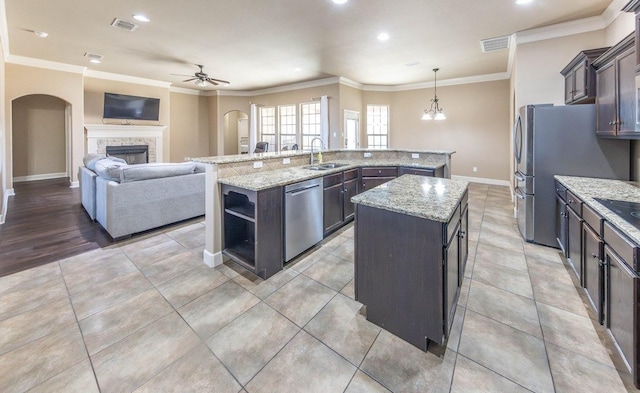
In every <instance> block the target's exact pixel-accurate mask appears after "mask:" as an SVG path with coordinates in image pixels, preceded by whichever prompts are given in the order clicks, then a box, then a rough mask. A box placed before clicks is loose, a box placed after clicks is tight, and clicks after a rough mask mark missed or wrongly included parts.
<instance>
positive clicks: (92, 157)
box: [82, 153, 105, 172]
mask: <svg viewBox="0 0 640 393" xmlns="http://www.w3.org/2000/svg"><path fill="white" fill-rule="evenodd" d="M103 158H105V156H104V154H95V153H89V154H87V155H86V156H84V158H82V162H83V163H84V166H86V167H87V169H89V170H92V171H94V172H95V171H96V162H98V160H101V159H103Z"/></svg>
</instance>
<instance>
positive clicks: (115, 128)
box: [84, 124, 167, 162]
mask: <svg viewBox="0 0 640 393" xmlns="http://www.w3.org/2000/svg"><path fill="white" fill-rule="evenodd" d="M84 128H85V136H86V146H87V153H97V152H98V139H102V138H109V139H117V138H154V139H155V142H156V145H155V162H163V160H162V135H163V132H164V130H165V128H167V126H146V125H144V126H142V125H135V126H134V125H120V124H85V125H84Z"/></svg>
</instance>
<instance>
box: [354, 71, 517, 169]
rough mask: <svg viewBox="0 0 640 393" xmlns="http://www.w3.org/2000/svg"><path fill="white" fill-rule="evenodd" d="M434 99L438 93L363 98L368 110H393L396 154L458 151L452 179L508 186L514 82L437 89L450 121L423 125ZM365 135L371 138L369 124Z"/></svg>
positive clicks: (392, 140) (382, 94)
mask: <svg viewBox="0 0 640 393" xmlns="http://www.w3.org/2000/svg"><path fill="white" fill-rule="evenodd" d="M433 94H434V91H433V89H419V90H409V91H400V92H393V93H388V92H363V107H364V108H366V105H370V104H379V105H389V106H390V113H391V117H390V131H389V133H390V135H389V140H390V147H391V148H393V149H419V150H455V151H456V154H454V155H453V157H452V175H457V176H469V177H479V178H487V179H494V180H503V181H506V180H508V179H509V129H510V120H509V81H508V80H503V81H496V82H485V83H473V84H466V85H458V86H445V87H438V98H439V99H440V103H441V104H442V108H443V109H444V113H445V114H446V115H447V120H445V121H434V120H432V121H425V120H422V119H421V117H422V113H423V110H424V108H425V107H426V106H429V105H430V100H431V98H433ZM364 110H366V109H363V111H364ZM363 129H365V131H364V132H365V133H366V118H365V119H364V121H363ZM362 140H363V141H366V139H365V138H363V139H362ZM474 166H475V167H477V168H478V171H477V172H473V167H474Z"/></svg>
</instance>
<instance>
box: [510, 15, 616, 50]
mask: <svg viewBox="0 0 640 393" xmlns="http://www.w3.org/2000/svg"><path fill="white" fill-rule="evenodd" d="M606 27H607V24H606V22H605V19H604V18H603V17H602V16H592V17H590V18H584V19H578V20H573V21H571V22H565V23H558V24H555V25H551V26H545V27H539V28H536V29H530V30H524V31H520V32H518V33H516V43H517V44H526V43H529V42H535V41H543V40H549V39H552V38H560V37H565V36H568V35H574V34H581V33H588V32H590V31H596V30H602V29H604V28H606Z"/></svg>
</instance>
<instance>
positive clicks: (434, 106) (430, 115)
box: [422, 68, 447, 120]
mask: <svg viewBox="0 0 640 393" xmlns="http://www.w3.org/2000/svg"><path fill="white" fill-rule="evenodd" d="M438 70H439V68H434V69H433V72H434V74H435V76H434V83H433V87H434V94H433V99H432V100H431V106H430V107H429V109H425V110H424V114H423V115H422V120H432V119H433V120H446V119H447V117H446V116H445V115H444V113H443V112H442V108H440V105H439V103H438V101H439V100H438V94H437V93H438V78H437V72H438Z"/></svg>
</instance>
